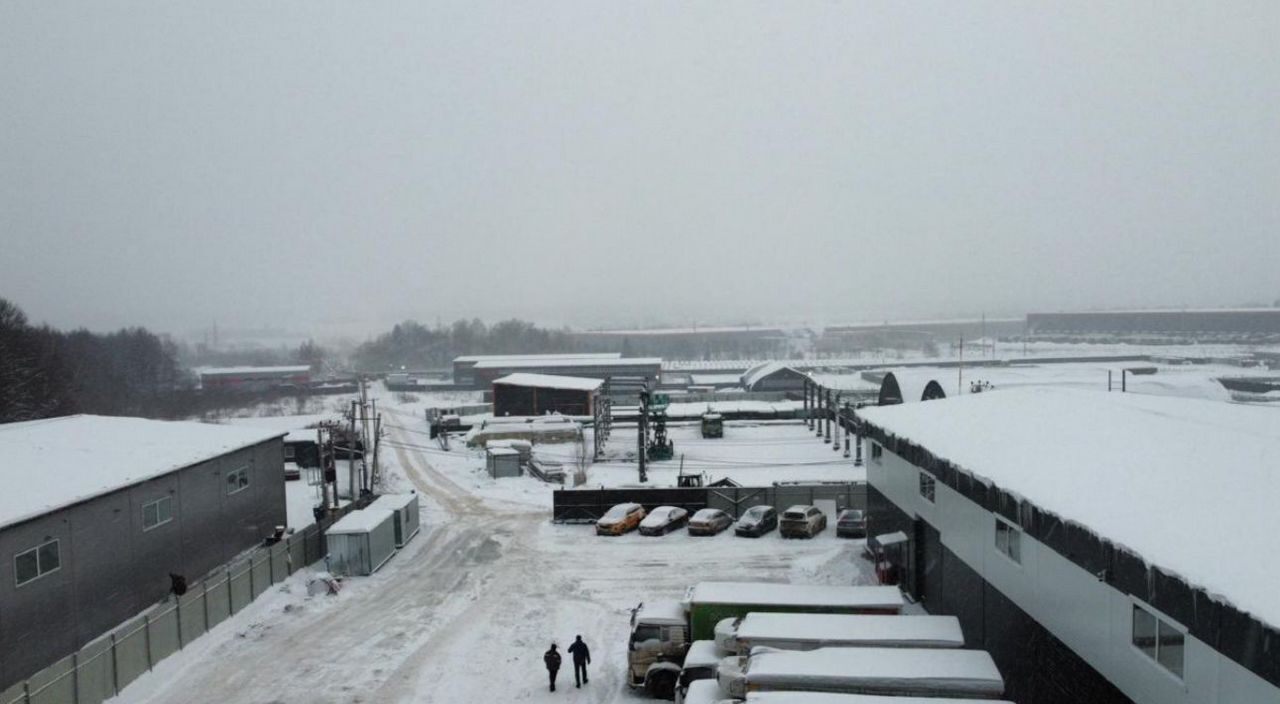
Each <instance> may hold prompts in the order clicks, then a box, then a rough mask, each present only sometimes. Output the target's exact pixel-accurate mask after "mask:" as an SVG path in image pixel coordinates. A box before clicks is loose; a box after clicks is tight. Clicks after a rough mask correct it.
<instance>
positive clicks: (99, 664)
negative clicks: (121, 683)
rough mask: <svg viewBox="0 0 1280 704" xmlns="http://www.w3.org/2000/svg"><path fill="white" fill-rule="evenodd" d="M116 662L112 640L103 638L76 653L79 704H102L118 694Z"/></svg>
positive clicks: (77, 697) (77, 699)
mask: <svg viewBox="0 0 1280 704" xmlns="http://www.w3.org/2000/svg"><path fill="white" fill-rule="evenodd" d="M115 679H116V672H115V662H114V659H113V656H112V653H111V640H110V639H109V638H102V639H99V640H96V641H94V642H92V643H90V644H88V645H86V646H85V647H83V648H81V649H80V652H79V653H77V654H76V702H77V704H102V702H104V701H106V700H108V699H110V698H111V697H114V696H115V695H116V685H115Z"/></svg>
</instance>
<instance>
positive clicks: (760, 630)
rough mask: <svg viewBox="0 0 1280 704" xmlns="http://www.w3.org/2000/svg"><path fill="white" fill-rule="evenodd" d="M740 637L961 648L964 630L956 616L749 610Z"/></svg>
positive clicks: (765, 642)
mask: <svg viewBox="0 0 1280 704" xmlns="http://www.w3.org/2000/svg"><path fill="white" fill-rule="evenodd" d="M738 638H739V639H740V640H741V641H743V642H745V643H749V644H750V645H776V646H778V647H784V646H783V645H782V643H789V642H794V641H820V642H823V643H825V644H826V645H850V646H853V645H859V646H881V647H899V648H901V647H915V648H961V647H964V633H963V632H962V631H961V630H960V621H959V619H957V618H956V617H955V616H862V615H852V614H784V613H767V612H756V613H749V614H747V615H746V617H745V618H743V619H742V623H740V624H738Z"/></svg>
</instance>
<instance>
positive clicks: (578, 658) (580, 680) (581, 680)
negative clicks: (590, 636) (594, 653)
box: [569, 636, 591, 689]
mask: <svg viewBox="0 0 1280 704" xmlns="http://www.w3.org/2000/svg"><path fill="white" fill-rule="evenodd" d="M569 654H570V655H572V656H573V686H574V687H578V688H579V689H581V688H582V685H584V684H586V683H587V663H589V662H591V650H590V649H588V648H587V644H586V643H584V642H582V636H578V637H577V639H576V640H574V641H573V645H571V646H569ZM579 673H581V677H579Z"/></svg>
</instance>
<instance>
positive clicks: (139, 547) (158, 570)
mask: <svg viewBox="0 0 1280 704" xmlns="http://www.w3.org/2000/svg"><path fill="white" fill-rule="evenodd" d="M179 474H180V473H173V474H169V475H166V476H163V477H160V478H157V479H154V480H152V481H149V482H145V483H142V484H139V485H137V486H134V487H130V488H129V489H128V495H129V519H128V526H129V544H130V545H131V547H132V562H131V563H130V565H131V567H132V570H131V571H132V572H133V573H134V574H133V575H132V576H131V577H130V579H129V582H130V583H131V587H132V589H133V590H135V594H134V595H133V596H131V597H124V598H122V601H124V602H129V601H130V599H132V603H131V604H130V605H129V608H127V609H125V610H122V612H121V613H120V615H118V616H117V617H116V618H114V619H113V620H112V623H119V622H120V620H121V619H122V618H125V617H126V616H128V615H131V614H136V613H138V612H139V611H141V610H142V609H144V608H146V607H147V606H148V605H150V604H151V603H153V602H155V601H156V600H157V599H159V598H161V597H163V596H164V595H165V594H166V593H168V591H169V588H170V586H171V583H170V580H169V573H171V572H172V573H174V574H185V576H186V577H187V580H188V581H189V582H194V581H195V580H196V579H198V578H199V575H193V574H186V573H185V571H184V565H183V562H182V522H183V514H182V506H181V497H180V496H179V495H178V488H179V479H178V475H179ZM164 496H169V497H172V501H171V503H170V509H171V510H172V513H173V520H172V521H170V522H169V523H166V524H164V525H160V526H156V527H155V528H152V529H151V530H149V531H143V530H142V506H143V504H146V503H149V502H151V501H155V500H156V499H159V498H161V497H164ZM99 632H101V631H99Z"/></svg>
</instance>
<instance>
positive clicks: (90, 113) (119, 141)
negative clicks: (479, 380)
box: [0, 0, 1280, 337]
mask: <svg viewBox="0 0 1280 704" xmlns="http://www.w3.org/2000/svg"><path fill="white" fill-rule="evenodd" d="M1277 27H1280V4H1277V3H1274V2H1232V3H1228V4H1214V3H1183V2H1175V3H1167V4H1162V5H1160V6H1158V11H1155V10H1153V9H1152V8H1151V7H1141V6H1139V5H1137V4H1083V3H1073V4H1065V5H1061V6H1048V5H1045V4H1042V3H1035V4H1015V3H988V2H964V3H952V2H921V3H914V4H903V3H891V2H864V3H816V2H803V3H801V2H796V3H791V2H788V3H727V2H726V3H701V2H695V3H674V2H654V3H625V4H624V3H586V2H580V3H579V2H556V3H536V4H533V3H530V4H525V3H487V2H465V3H447V4H446V3H419V2H391V1H387V2H371V3H333V2H307V3H303V2H296V1H293V0H290V1H285V2H273V3H248V2H227V3H220V4H217V5H204V4H191V3H164V2H158V1H152V0H146V1H141V2H128V3H104V4H93V3H74V2H65V1H61V0H57V1H53V2H18V1H17V0H0V252H2V254H0V297H4V298H8V299H10V300H12V301H13V302H14V303H16V304H17V305H19V306H20V307H22V308H23V309H24V310H25V311H26V312H27V314H28V315H29V316H30V317H31V319H32V320H33V321H40V322H48V323H50V324H51V325H54V326H56V327H63V328H66V327H76V326H87V327H89V328H91V329H97V330H102V329H109V328H115V327H120V326H125V325H145V326H147V327H150V328H152V329H154V330H157V331H164V332H172V333H174V334H175V335H179V336H183V335H190V334H192V333H193V332H194V331H198V330H201V329H204V328H207V327H209V326H210V325H212V324H214V323H215V322H216V324H217V325H218V326H219V327H221V328H224V329H236V328H241V329H243V328H275V329H284V330H291V331H301V330H307V331H314V334H317V335H334V334H343V335H350V336H354V337H363V336H366V335H368V334H372V333H376V332H378V331H380V330H384V329H385V328H386V327H388V326H389V325H391V324H392V323H394V322H395V321H398V320H403V319H407V318H413V319H417V320H419V321H421V322H423V323H426V324H434V323H435V322H436V321H437V320H440V321H444V322H449V321H452V320H454V319H457V318H464V317H465V318H470V317H480V318H483V319H486V320H489V321H496V320H500V319H504V318H511V317H521V318H525V319H528V320H533V321H536V322H539V323H543V324H550V325H572V326H575V327H606V326H608V327H635V326H653V325H672V326H675V325H689V324H694V323H697V324H699V325H715V324H738V323H757V324H760V323H791V324H804V323H809V324H822V323H837V322H857V321H877V320H890V319H918V318H944V317H977V316H979V315H981V314H984V313H985V314H986V315H987V316H988V317H1018V316H1021V315H1023V314H1025V313H1026V312H1028V311H1035V310H1073V309H1098V308H1123V307H1217V306H1235V305H1242V304H1246V303H1260V304H1263V305H1270V304H1272V303H1273V302H1275V301H1277V299H1280V277H1277V275H1276V265H1277V262H1280V168H1277V166H1278V165H1280V99H1278V98H1277V96H1280V48H1278V45H1277V43H1276V41H1275V38H1276V28H1277Z"/></svg>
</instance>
